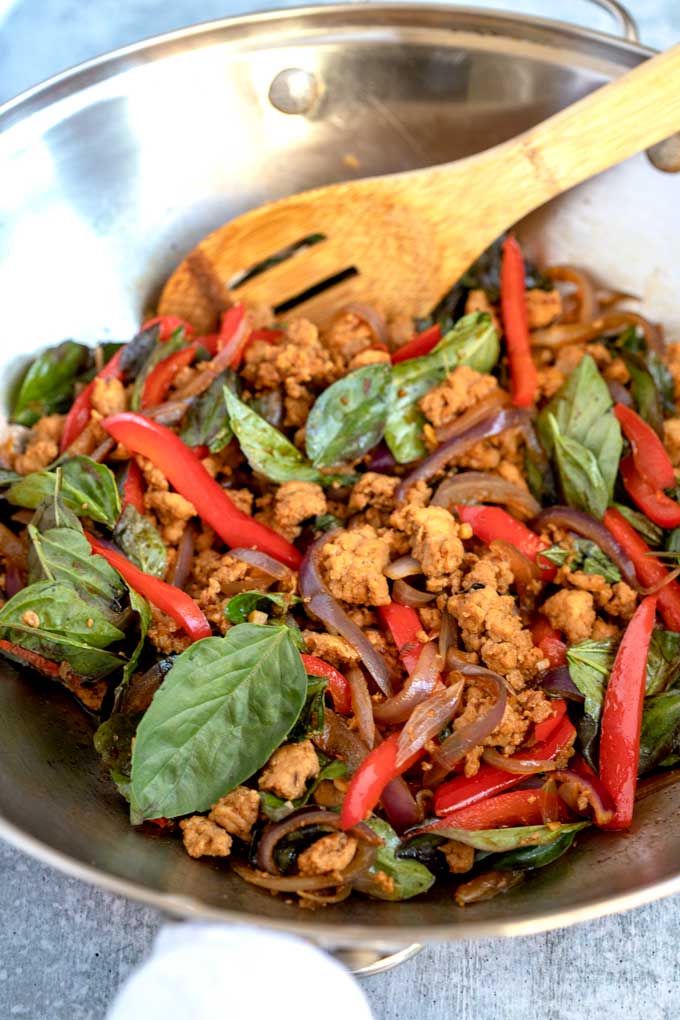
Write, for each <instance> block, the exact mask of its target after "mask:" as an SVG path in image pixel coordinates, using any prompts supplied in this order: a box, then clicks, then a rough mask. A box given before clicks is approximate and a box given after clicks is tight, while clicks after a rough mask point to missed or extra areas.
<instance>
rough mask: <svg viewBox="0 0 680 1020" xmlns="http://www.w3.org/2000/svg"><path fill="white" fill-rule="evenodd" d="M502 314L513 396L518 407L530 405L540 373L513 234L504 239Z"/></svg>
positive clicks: (511, 394)
mask: <svg viewBox="0 0 680 1020" xmlns="http://www.w3.org/2000/svg"><path fill="white" fill-rule="evenodd" d="M501 316H502V318H503V330H504V332H505V342H506V344H507V348H508V359H509V361H510V397H511V399H512V402H513V404H514V405H515V406H516V407H529V406H530V405H531V404H533V402H534V399H535V396H536V387H537V385H538V376H537V372H536V366H535V364H534V361H533V358H532V357H531V340H530V337H529V319H528V313H527V299H526V283H525V276H524V259H523V258H522V249H521V248H520V246H519V244H518V242H517V239H516V238H515V237H513V235H512V234H508V236H507V237H506V239H505V241H504V242H503V254H502V258H501Z"/></svg>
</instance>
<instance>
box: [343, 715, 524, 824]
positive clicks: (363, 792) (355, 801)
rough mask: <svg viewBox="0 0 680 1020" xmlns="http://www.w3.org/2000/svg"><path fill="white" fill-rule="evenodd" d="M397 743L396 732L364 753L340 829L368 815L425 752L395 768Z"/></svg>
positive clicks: (344, 805)
mask: <svg viewBox="0 0 680 1020" xmlns="http://www.w3.org/2000/svg"><path fill="white" fill-rule="evenodd" d="M398 742H399V734H398V733H392V734H390V736H389V737H388V738H387V740H384V741H383V743H382V744H379V745H378V746H377V747H374V748H373V750H372V751H370V752H369V753H368V755H367V756H366V757H365V758H364V760H363V761H362V763H361V765H360V766H359V768H358V769H357V770H356V772H355V773H354V775H353V776H352V778H351V779H350V782H349V786H348V787H347V792H346V794H345V798H344V800H343V802H342V811H341V813H340V824H341V826H342V828H343V829H351V828H352V826H353V825H357V824H358V823H359V822H362V821H363V820H364V819H365V818H368V817H369V815H370V813H371V811H372V810H373V808H374V807H375V806H376V804H377V803H378V801H379V800H380V795H381V794H382V792H383V790H384V789H385V787H386V786H387V785H388V784H389V783H391V782H392V780H393V779H396V778H397V776H400V775H401V774H402V772H406V770H407V769H409V768H410V767H411V765H413V763H414V762H416V761H417V760H418V759H419V758H421V757H422V756H423V755H424V754H425V750H424V748H421V749H420V750H419V751H416V753H415V754H413V755H411V757H410V758H408V759H407V760H406V761H405V762H404V764H403V765H401V766H400V767H399V768H397V764H396V762H397V744H398ZM520 778H522V777H520Z"/></svg>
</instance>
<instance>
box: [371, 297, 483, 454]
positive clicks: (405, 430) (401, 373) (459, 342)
mask: <svg viewBox="0 0 680 1020" xmlns="http://www.w3.org/2000/svg"><path fill="white" fill-rule="evenodd" d="M499 354H500V345H499V341H498V334H497V333H496V330H495V329H494V327H493V324H492V322H491V317H490V316H489V315H486V314H484V313H479V312H475V313H473V314H472V315H466V316H465V317H464V318H462V319H461V320H460V321H459V322H457V323H456V325H455V326H454V328H453V329H452V330H451V331H450V332H449V333H447V334H446V336H444V337H442V339H441V340H440V341H439V343H438V344H437V346H436V347H435V348H434V350H433V351H431V352H430V354H425V355H423V356H422V357H420V358H411V359H409V360H408V361H402V362H400V363H399V364H398V365H395V366H394V368H393V369H392V381H393V386H394V388H393V398H392V402H391V406H390V410H389V413H388V416H387V423H386V426H385V440H386V442H387V445H388V446H389V448H390V452H391V453H392V456H393V457H394V458H395V460H396V461H397V462H398V463H399V464H405V463H408V461H411V460H417V459H418V458H419V457H422V456H424V455H425V453H426V452H427V450H426V447H425V444H424V442H423V439H422V427H423V422H424V420H425V419H424V417H423V415H422V414H421V412H420V409H419V408H418V403H417V402H418V400H420V398H421V397H423V396H424V395H425V394H426V393H428V392H429V391H430V390H431V389H432V388H433V387H434V386H437V385H439V383H441V382H443V381H444V379H445V378H446V376H447V375H448V374H449V372H452V371H453V370H454V368H457V367H458V366H459V365H469V366H470V368H474V369H476V370H477V371H478V372H490V371H491V369H492V368H493V367H494V365H495V364H496V362H497V361H498V357H499Z"/></svg>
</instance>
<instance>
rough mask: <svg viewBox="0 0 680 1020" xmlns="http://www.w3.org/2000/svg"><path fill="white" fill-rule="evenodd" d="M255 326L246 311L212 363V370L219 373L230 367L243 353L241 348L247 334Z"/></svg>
mask: <svg viewBox="0 0 680 1020" xmlns="http://www.w3.org/2000/svg"><path fill="white" fill-rule="evenodd" d="M252 328H253V323H252V317H251V316H250V314H249V313H248V312H246V313H245V314H244V315H243V316H242V317H241V321H240V322H239V324H238V326H237V327H236V329H235V331H234V333H233V334H232V336H230V337H229V339H228V340H227V342H226V344H225V345H224V347H221V348H220V349H219V351H218V352H217V354H216V355H215V357H214V358H213V359H212V362H211V363H210V371H212V372H216V373H219V372H221V371H222V370H223V369H225V368H229V366H230V365H231V363H232V361H233V360H234V358H235V357H237V356H238V355H239V354H240V353H241V348H242V347H243V343H244V341H245V339H246V336H247V335H248V334H249V333H250V332H251V330H252Z"/></svg>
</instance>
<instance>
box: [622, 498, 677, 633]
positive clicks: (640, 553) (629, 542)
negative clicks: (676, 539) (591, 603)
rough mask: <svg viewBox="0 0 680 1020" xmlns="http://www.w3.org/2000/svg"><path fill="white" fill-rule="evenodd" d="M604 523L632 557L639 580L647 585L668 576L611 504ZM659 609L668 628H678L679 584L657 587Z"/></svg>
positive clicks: (639, 536)
mask: <svg viewBox="0 0 680 1020" xmlns="http://www.w3.org/2000/svg"><path fill="white" fill-rule="evenodd" d="M603 520H604V524H605V525H606V527H607V529H608V530H609V531H610V532H611V533H612V535H613V536H614V538H615V539H616V541H617V542H618V543H619V545H620V546H621V547H622V549H623V551H624V552H625V553H627V554H628V556H629V557H630V558H631V560H632V561H633V566H634V567H635V573H636V574H637V578H638V581H639V582H640V584H643V585H645V586H646V587H648V588H651V587H653V586H654V585H658V584H661V583H662V582H663V581H664V580H665V578H667V577H668V571H667V570H666V568H665V567H664V566H663V564H662V563H660V562H659V560H658V559H657V558H656V557H655V556H652V555H651V549H650V548H649V546H648V545H647V543H646V542H645V540H644V539H643V538H642V537H641V535H638V533H637V531H636V530H635V528H633V527H632V526H631V525H630V524H629V523H628V521H627V520H626V519H625V518H624V517H622V516H621V514H620V513H619V511H618V510H617V509H616V508H615V507H610V508H609V510H607V512H606V513H605V515H604V518H603ZM658 599H659V612H660V613H661V615H662V617H663V619H664V622H665V624H666V626H667V627H668V628H669V630H680V585H679V584H678V582H677V581H670V582H669V583H668V584H665V585H664V586H663V588H659V592H658Z"/></svg>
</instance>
